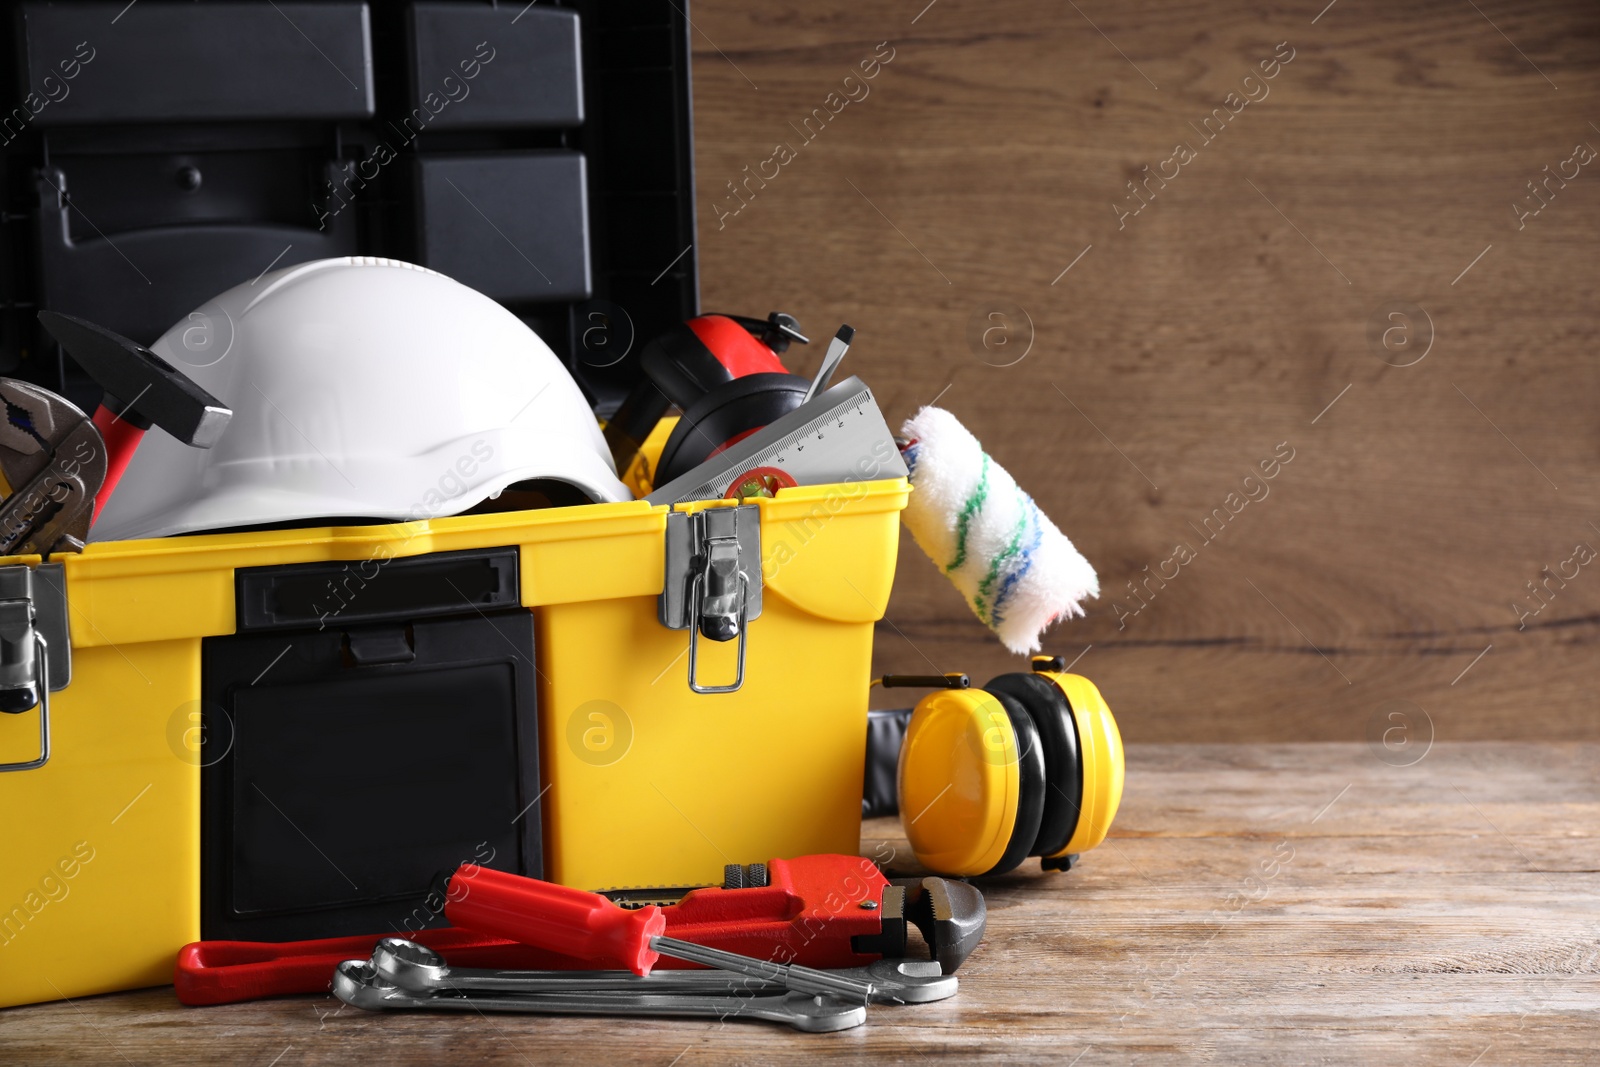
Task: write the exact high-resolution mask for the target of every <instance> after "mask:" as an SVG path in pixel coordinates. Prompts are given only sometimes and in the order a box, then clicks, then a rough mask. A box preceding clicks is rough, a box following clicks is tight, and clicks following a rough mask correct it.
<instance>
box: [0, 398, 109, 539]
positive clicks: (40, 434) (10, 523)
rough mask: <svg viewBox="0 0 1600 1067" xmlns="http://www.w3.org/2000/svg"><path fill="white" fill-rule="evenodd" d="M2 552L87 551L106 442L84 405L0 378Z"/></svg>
mask: <svg viewBox="0 0 1600 1067" xmlns="http://www.w3.org/2000/svg"><path fill="white" fill-rule="evenodd" d="M0 403H3V404H4V406H5V417H4V418H0V473H3V474H4V475H5V479H6V482H7V484H8V485H9V486H10V488H11V494H10V495H9V496H8V497H6V499H5V501H4V502H3V503H0V556H15V555H40V556H47V555H49V554H50V553H51V552H78V551H82V549H83V543H84V540H85V539H86V538H87V537H88V536H89V523H90V521H91V519H92V516H93V511H94V497H95V494H96V493H97V492H99V491H100V486H101V484H102V483H103V482H104V481H105V476H106V448H105V442H104V441H103V440H102V439H101V437H100V431H99V430H97V429H95V427H94V425H93V423H91V422H90V421H89V417H88V416H87V415H85V414H84V413H83V412H82V411H80V410H78V408H77V406H76V405H74V404H72V403H70V402H69V401H67V400H65V399H63V398H62V397H59V396H57V395H56V394H55V393H52V392H50V391H49V390H48V389H41V388H39V387H38V386H37V385H31V384H29V383H28V382H22V381H17V380H16V379H14V378H0Z"/></svg>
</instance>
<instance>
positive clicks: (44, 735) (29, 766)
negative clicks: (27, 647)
mask: <svg viewBox="0 0 1600 1067" xmlns="http://www.w3.org/2000/svg"><path fill="white" fill-rule="evenodd" d="M33 643H34V645H35V646H36V647H37V650H38V655H37V657H36V660H37V663H38V667H37V668H36V673H37V675H38V678H39V758H38V759H35V760H25V761H23V762H21V763H0V774H4V773H5V772H7V771H36V770H38V769H39V768H40V767H43V766H44V765H45V764H46V763H49V762H50V642H48V641H46V640H45V639H44V634H42V633H40V632H39V631H37V630H35V631H34V632H33Z"/></svg>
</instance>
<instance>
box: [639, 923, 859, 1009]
mask: <svg viewBox="0 0 1600 1067" xmlns="http://www.w3.org/2000/svg"><path fill="white" fill-rule="evenodd" d="M650 947H651V948H652V949H654V950H655V951H657V952H659V953H660V954H661V955H663V956H671V957H673V958H674V959H680V960H688V961H689V962H690V963H700V964H704V965H705V966H707V967H716V968H718V969H719V970H724V971H732V972H734V973H735V974H742V975H745V976H747V977H750V978H755V979H759V980H760V981H763V982H781V983H782V984H783V985H784V986H785V987H786V988H787V989H789V990H791V991H793V992H796V993H809V994H811V995H812V996H831V997H841V998H844V999H848V1000H853V1001H860V1002H861V1003H866V1002H867V1000H869V999H870V998H871V996H872V994H873V992H874V988H875V987H874V986H873V984H872V983H871V982H863V981H861V980H859V979H856V978H846V977H843V976H841V975H835V974H829V973H827V972H826V971H818V970H814V969H812V968H810V967H802V966H799V965H798V964H788V963H772V962H769V961H767V960H758V959H756V958H755V957H754V956H741V955H739V954H738V953H737V952H725V951H723V950H722V949H719V948H708V947H706V946H705V945H696V944H693V943H691V942H688V941H679V940H678V939H677V938H675V937H661V936H656V937H652V938H651V939H650Z"/></svg>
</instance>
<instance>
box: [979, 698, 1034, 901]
mask: <svg viewBox="0 0 1600 1067" xmlns="http://www.w3.org/2000/svg"><path fill="white" fill-rule="evenodd" d="M989 695H990V696H992V697H994V699H995V700H996V701H997V702H998V703H999V704H1000V706H1001V707H1002V708H1004V709H1005V713H1006V718H1008V719H1010V720H1011V729H1012V731H1013V732H1014V733H1015V734H1016V737H1017V771H1018V776H1019V778H1020V783H1019V785H1018V788H1017V821H1016V823H1015V824H1014V825H1013V826H1012V829H1011V841H1010V842H1009V843H1008V844H1007V845H1006V850H1005V853H1004V854H1003V855H1001V857H1000V861H999V862H998V863H996V864H995V865H994V866H993V867H990V868H989V869H988V870H987V871H985V872H983V873H985V874H1004V873H1005V872H1006V871H1009V870H1011V869H1013V868H1015V867H1016V866H1018V865H1019V864H1021V863H1022V861H1023V860H1025V859H1027V858H1028V854H1029V853H1030V852H1031V851H1032V850H1033V843H1034V841H1035V840H1037V839H1038V837H1039V820H1040V819H1041V818H1043V817H1044V794H1045V773H1044V751H1043V746H1042V745H1041V744H1040V743H1039V729H1038V727H1036V726H1035V725H1034V724H1033V717H1032V716H1031V715H1029V714H1028V712H1027V709H1025V708H1024V707H1023V706H1022V704H1021V703H1020V702H1019V701H1017V699H1016V698H1015V697H1012V696H1009V695H1008V694H1006V693H1000V692H992V691H991V692H990V693H989Z"/></svg>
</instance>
